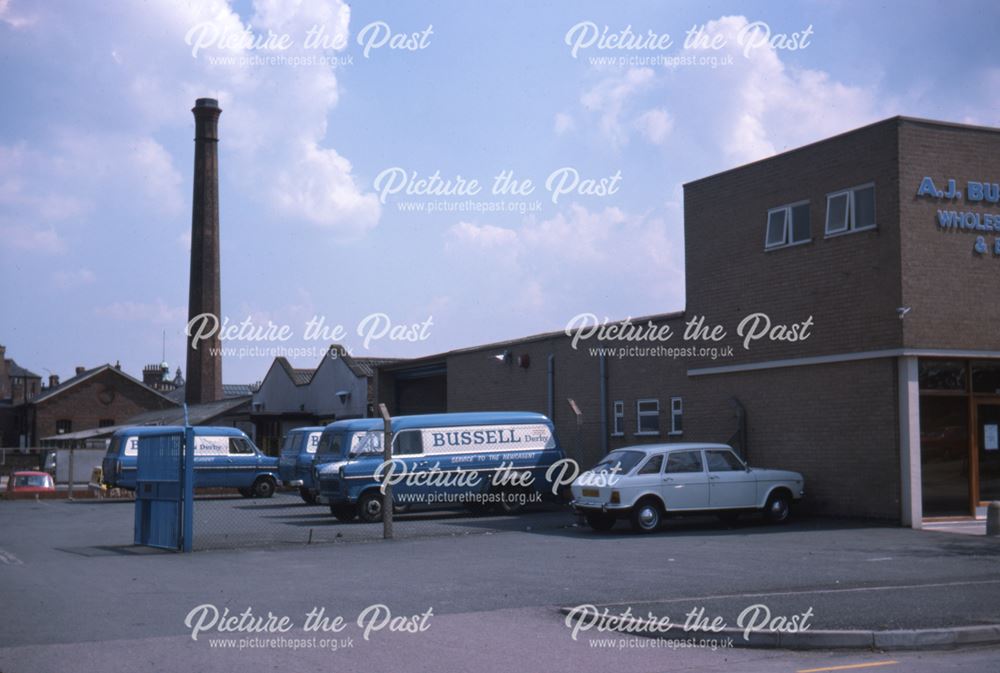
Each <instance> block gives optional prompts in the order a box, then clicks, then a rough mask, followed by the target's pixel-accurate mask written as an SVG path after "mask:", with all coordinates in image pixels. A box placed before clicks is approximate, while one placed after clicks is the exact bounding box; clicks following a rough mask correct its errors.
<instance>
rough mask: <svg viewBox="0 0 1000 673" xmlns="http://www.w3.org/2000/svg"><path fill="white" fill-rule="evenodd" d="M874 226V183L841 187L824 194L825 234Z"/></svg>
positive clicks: (860, 229) (872, 227) (842, 232)
mask: <svg viewBox="0 0 1000 673" xmlns="http://www.w3.org/2000/svg"><path fill="white" fill-rule="evenodd" d="M874 228H875V185H874V184H872V183H869V184H867V185H861V186H860V187H852V188H851V189H843V190H841V191H839V192H833V193H831V194H827V195H826V235H827V236H834V235H837V234H846V233H848V232H851V231H863V230H865V229H874Z"/></svg>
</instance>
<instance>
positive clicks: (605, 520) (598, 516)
mask: <svg viewBox="0 0 1000 673" xmlns="http://www.w3.org/2000/svg"><path fill="white" fill-rule="evenodd" d="M615 519H616V517H615V515H614V514H610V513H608V512H591V513H589V514H587V525H588V526H590V527H591V528H593V529H594V530H597V531H601V532H605V531H609V530H611V529H612V528H614V527H615Z"/></svg>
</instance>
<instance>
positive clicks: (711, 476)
mask: <svg viewBox="0 0 1000 673" xmlns="http://www.w3.org/2000/svg"><path fill="white" fill-rule="evenodd" d="M708 478H709V479H711V480H712V481H718V479H719V478H718V477H716V476H714V475H709V477H708Z"/></svg>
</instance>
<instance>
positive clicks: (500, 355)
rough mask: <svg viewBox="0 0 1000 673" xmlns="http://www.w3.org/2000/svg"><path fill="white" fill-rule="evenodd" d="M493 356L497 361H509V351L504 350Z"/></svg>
mask: <svg viewBox="0 0 1000 673" xmlns="http://www.w3.org/2000/svg"><path fill="white" fill-rule="evenodd" d="M493 357H494V358H496V359H497V360H498V361H499V362H510V351H509V350H504V351H503V352H500V353H497V354H496V355H494V356H493Z"/></svg>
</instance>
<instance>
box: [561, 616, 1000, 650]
mask: <svg viewBox="0 0 1000 673" xmlns="http://www.w3.org/2000/svg"><path fill="white" fill-rule="evenodd" d="M572 610H573V608H565V607H564V608H559V613H560V614H562V615H568V614H569V613H570V612H571V611H572ZM608 631H613V632H616V633H623V634H629V635H635V636H642V637H645V638H659V639H661V640H674V639H689V638H692V637H695V638H698V637H703V638H705V639H717V640H718V639H726V638H731V639H732V642H733V646H734V647H747V648H772V649H785V650H839V649H851V650H935V649H937V650H945V649H955V648H958V647H963V646H979V645H993V644H1000V624H983V625H979V626H956V627H951V628H938V629H899V630H887V631H873V630H859V631H851V630H818V629H810V630H808V631H802V632H799V633H771V632H753V633H750V634H749V636H748V637H744V634H743V630H742V629H733V628H726V629H723V630H721V631H712V632H704V633H702V632H688V631H684V630H683V629H681V628H679V627H676V626H675V627H672V628H670V629H668V630H665V631H657V632H653V633H650V632H647V631H642V630H625V629H614V628H611V629H608Z"/></svg>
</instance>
